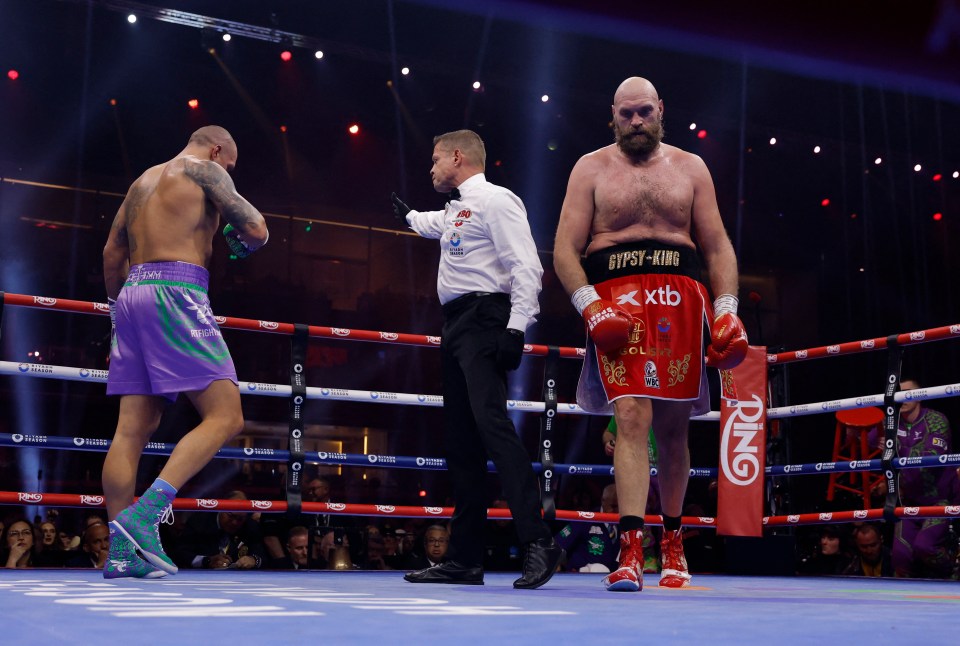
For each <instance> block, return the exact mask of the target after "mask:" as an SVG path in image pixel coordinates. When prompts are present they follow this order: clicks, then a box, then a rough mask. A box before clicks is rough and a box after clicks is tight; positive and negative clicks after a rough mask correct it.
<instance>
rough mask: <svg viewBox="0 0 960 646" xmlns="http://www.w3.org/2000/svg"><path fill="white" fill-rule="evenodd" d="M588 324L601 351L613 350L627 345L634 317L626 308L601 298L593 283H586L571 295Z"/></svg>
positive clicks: (589, 331)
mask: <svg viewBox="0 0 960 646" xmlns="http://www.w3.org/2000/svg"><path fill="white" fill-rule="evenodd" d="M570 300H571V301H572V302H573V306H574V307H576V308H577V312H579V313H580V316H582V317H583V321H584V323H586V324H587V332H588V333H589V334H590V338H591V339H593V344H594V345H595V346H597V351H599V352H603V353H606V352H613V351H614V350H619V349H620V348H622V347H623V346H625V345H627V343H628V342H629V341H630V330H631V329H632V328H633V317H632V316H630V313H629V312H627V311H626V310H625V309H623V308H622V307H620V306H619V305H617V304H616V303H613V302H611V301H606V300H603V299H602V298H600V295H599V294H598V293H597V290H596V288H594V286H593V285H584V286H583V287H581V288H580V289H578V290H577V291H575V292H574V293H573V296H571V297H570Z"/></svg>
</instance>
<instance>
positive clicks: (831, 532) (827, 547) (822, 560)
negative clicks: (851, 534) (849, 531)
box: [797, 525, 850, 575]
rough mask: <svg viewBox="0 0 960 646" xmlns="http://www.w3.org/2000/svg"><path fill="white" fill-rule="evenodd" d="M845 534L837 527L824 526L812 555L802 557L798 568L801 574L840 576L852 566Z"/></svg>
mask: <svg viewBox="0 0 960 646" xmlns="http://www.w3.org/2000/svg"><path fill="white" fill-rule="evenodd" d="M842 536H843V533H842V532H841V531H840V529H839V528H838V527H837V526H836V525H823V526H822V527H821V528H820V531H819V532H818V536H817V543H816V547H815V550H814V552H813V553H812V554H806V555H804V556H802V557H801V559H800V565H799V567H798V568H797V569H798V570H799V573H800V574H821V575H823V574H840V573H842V572H843V571H844V570H845V569H846V568H847V566H848V565H849V564H850V555H849V554H847V552H846V549H845V546H844V545H843V540H842Z"/></svg>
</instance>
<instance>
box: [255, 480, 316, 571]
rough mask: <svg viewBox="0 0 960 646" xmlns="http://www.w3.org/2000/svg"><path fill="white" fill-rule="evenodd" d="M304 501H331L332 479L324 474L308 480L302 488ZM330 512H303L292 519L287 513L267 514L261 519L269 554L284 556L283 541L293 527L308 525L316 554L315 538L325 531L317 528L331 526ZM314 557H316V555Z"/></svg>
mask: <svg viewBox="0 0 960 646" xmlns="http://www.w3.org/2000/svg"><path fill="white" fill-rule="evenodd" d="M301 495H302V499H303V502H330V481H329V480H327V479H326V478H324V477H322V476H316V477H313V478H309V479H307V480H306V483H305V484H304V485H303V488H302V489H301ZM330 518H331V516H330V514H307V513H302V514H300V515H299V516H297V517H296V518H295V519H293V520H291V519H290V518H288V517H287V516H286V515H285V514H265V515H264V518H263V520H262V521H261V528H262V531H263V546H264V548H265V550H266V553H267V556H268V557H269V558H270V559H272V560H278V559H282V558H283V557H284V556H286V555H285V554H284V551H283V545H282V543H281V541H284V540H286V537H287V536H288V535H289V534H290V530H291V529H292V528H293V527H306V528H307V530H308V532H307V540H308V541H309V542H310V543H309V550H310V553H311V554H316V553H317V550H318V547H317V544H316V543H315V539H317V538H320V537H321V536H322V535H323V533H322V532H318V531H316V530H318V529H320V528H326V527H329V526H330ZM313 558H316V556H314V557H313Z"/></svg>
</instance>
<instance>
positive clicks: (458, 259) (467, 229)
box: [407, 173, 543, 331]
mask: <svg viewBox="0 0 960 646" xmlns="http://www.w3.org/2000/svg"><path fill="white" fill-rule="evenodd" d="M457 189H458V190H459V191H460V199H459V200H452V201H451V202H448V203H447V206H446V209H444V210H443V211H410V212H409V213H408V214H407V223H408V224H409V225H410V228H411V229H413V230H414V231H416V232H417V233H418V234H420V235H421V236H423V237H424V238H434V239H439V240H440V252H441V254H440V271H439V272H438V274H437V294H438V295H439V296H440V303H441V304H445V303H449V302H450V301H452V300H453V299H455V298H457V297H459V296H463V295H464V294H469V293H470V292H501V293H504V294H509V295H510V320H509V322H508V323H507V327H509V328H513V329H515V330H521V331H525V330H526V329H527V327H528V326H529V325H530V324H531V323H533V321H534V320H535V319H536V316H537V314H538V313H539V312H540V302H539V300H538V298H539V295H540V289H541V282H540V281H541V277H542V276H543V266H542V265H541V264H540V258H539V257H538V256H537V247H536V245H535V244H534V243H533V236H532V235H531V233H530V224H529V222H527V210H526V209H525V208H524V207H523V202H521V201H520V198H519V197H517V196H516V195H514V194H513V193H511V192H510V191H509V190H507V189H505V188H503V187H502V186H497V185H496V184H491V183H490V182H488V181H487V179H486V177H484V175H483V173H477V174H476V175H474V176H472V177H470V178H468V179H467V180H465V181H464V182H463V183H461V184H460V186H458V187H457Z"/></svg>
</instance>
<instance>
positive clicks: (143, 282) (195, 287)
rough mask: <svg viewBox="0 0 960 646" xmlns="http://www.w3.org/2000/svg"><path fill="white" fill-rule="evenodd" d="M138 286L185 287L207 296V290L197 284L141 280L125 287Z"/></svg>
mask: <svg viewBox="0 0 960 646" xmlns="http://www.w3.org/2000/svg"><path fill="white" fill-rule="evenodd" d="M137 285H161V286H163V287H183V288H184V289H192V290H194V291H198V292H200V293H202V294H206V293H207V290H206V289H204V288H203V287H200V285H197V284H195V283H182V282H179V281H175V280H141V281H139V282H136V283H124V284H123V286H124V287H136V286H137Z"/></svg>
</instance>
